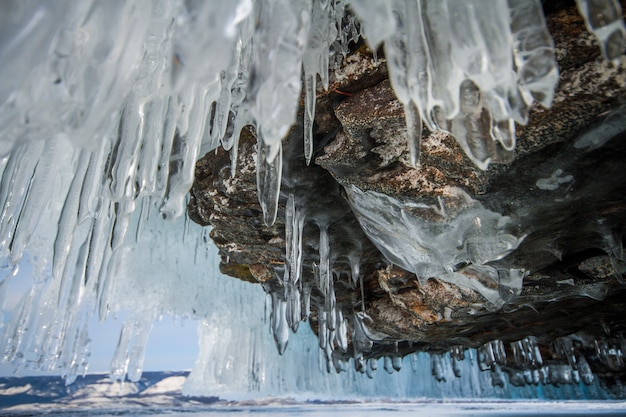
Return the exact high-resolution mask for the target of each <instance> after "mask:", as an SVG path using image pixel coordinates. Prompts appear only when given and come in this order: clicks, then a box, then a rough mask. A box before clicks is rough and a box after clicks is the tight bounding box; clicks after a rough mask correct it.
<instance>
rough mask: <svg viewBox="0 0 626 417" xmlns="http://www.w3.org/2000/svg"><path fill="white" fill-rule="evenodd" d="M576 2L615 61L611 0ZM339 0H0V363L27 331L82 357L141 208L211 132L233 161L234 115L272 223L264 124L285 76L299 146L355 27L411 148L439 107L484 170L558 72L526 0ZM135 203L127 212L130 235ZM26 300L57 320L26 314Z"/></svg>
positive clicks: (160, 201)
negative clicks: (3, 320) (396, 102)
mask: <svg viewBox="0 0 626 417" xmlns="http://www.w3.org/2000/svg"><path fill="white" fill-rule="evenodd" d="M578 4H579V7H580V9H581V11H582V14H583V16H585V18H586V20H587V23H588V26H589V28H590V29H591V30H592V31H593V32H594V33H595V34H596V35H597V36H598V38H599V39H600V43H601V45H602V48H603V51H604V53H605V55H606V56H607V57H608V58H610V59H613V58H615V54H616V53H621V48H622V43H623V38H624V27H623V23H622V21H621V18H620V16H621V11H620V9H619V5H618V3H617V2H616V1H614V0H604V1H594V2H588V1H585V0H579V1H578ZM347 6H348V1H347V0H345V1H344V0H258V1H253V0H239V1H219V0H213V1H204V2H201V1H198V2H183V1H181V0H171V1H168V0H153V1H148V0H133V1H121V0H115V1H106V2H105V1H95V0H91V1H75V0H74V1H73V0H60V1H56V2H47V1H42V0H40V1H37V0H20V1H17V0H16V1H12V2H3V3H2V6H0V59H1V62H2V66H1V67H0V157H1V158H2V159H1V160H0V169H1V171H2V182H1V184H0V207H1V208H0V209H1V213H0V254H1V258H2V262H3V266H4V267H5V268H8V269H9V270H10V269H11V268H12V267H13V266H16V265H18V264H19V263H20V262H21V260H22V258H23V256H24V254H29V255H30V257H31V259H32V261H33V265H34V273H33V276H34V277H35V285H34V286H33V290H32V294H31V296H30V298H28V299H27V300H26V301H25V302H24V303H23V304H22V306H23V307H22V310H20V312H18V313H16V314H14V315H13V316H12V318H11V323H10V324H9V325H6V326H4V329H3V336H2V341H1V343H0V347H1V351H2V355H3V356H2V357H3V360H5V361H19V360H20V358H21V357H23V353H22V352H23V351H24V349H28V348H29V347H28V346H27V345H29V344H31V345H33V344H35V345H36V344H39V345H38V346H35V347H34V348H32V346H31V348H32V349H35V350H37V351H38V352H39V353H40V354H41V357H40V359H39V361H38V362H37V363H36V366H39V367H42V368H46V369H59V368H64V369H66V370H67V372H68V373H76V372H77V369H82V368H81V367H84V362H85V360H86V359H85V358H86V356H87V355H88V354H87V350H86V349H87V348H86V346H87V342H88V337H87V335H86V331H85V328H86V327H85V322H86V320H87V318H88V317H89V315H90V314H91V312H93V311H94V310H95V311H97V312H98V314H99V315H100V317H101V318H104V317H106V316H107V314H108V313H109V311H110V310H111V308H112V307H114V300H112V299H111V289H110V287H111V285H112V283H114V282H115V281H116V280H117V279H118V276H116V273H117V271H119V269H120V264H121V263H122V257H121V253H122V252H123V248H124V247H126V246H127V245H130V244H132V243H133V241H136V235H137V234H138V232H139V231H140V230H141V228H142V227H143V226H142V221H141V219H145V218H147V217H148V215H149V214H150V213H151V212H154V211H155V210H158V211H159V212H160V213H161V214H162V216H164V217H167V218H174V217H177V216H180V215H181V214H183V213H184V202H185V198H186V194H187V192H188V190H189V188H190V186H191V184H192V182H193V176H194V166H195V162H196V160H197V159H198V156H199V155H200V153H201V152H203V151H208V150H211V149H214V148H216V147H218V146H222V147H224V148H225V149H227V150H228V149H230V150H231V152H232V155H233V161H235V160H236V152H237V140H238V136H239V132H240V130H241V129H242V127H243V126H246V125H252V126H254V128H255V129H254V130H255V131H256V134H257V139H258V158H257V164H258V167H257V175H258V194H259V201H260V203H261V206H262V208H263V211H264V213H265V221H266V223H268V224H271V223H272V222H273V221H274V219H275V218H276V213H277V206H278V203H277V202H278V197H279V193H280V184H281V174H282V166H281V163H282V159H281V154H282V149H281V139H282V138H283V137H284V136H285V134H286V133H287V131H288V130H289V128H290V127H291V126H292V124H293V122H294V120H295V117H296V112H297V107H298V102H299V97H300V94H301V90H302V80H303V79H304V91H305V97H306V98H305V135H304V136H305V154H306V157H307V159H310V158H311V155H312V151H311V150H312V142H313V141H312V136H313V135H312V126H313V122H312V121H313V119H314V109H315V95H316V91H317V85H316V84H317V81H316V80H317V76H318V75H319V77H320V79H321V81H322V85H323V86H324V87H326V86H327V85H328V70H329V66H332V65H334V64H335V63H336V62H338V61H339V60H340V59H339V58H340V57H341V56H345V55H346V54H347V52H348V43H349V42H350V41H354V40H356V39H357V38H358V36H360V35H363V36H365V37H367V40H368V42H369V43H370V44H371V45H377V44H378V43H379V42H384V47H385V53H386V56H387V60H388V66H389V68H390V74H391V78H392V82H393V87H394V90H395V91H396V94H397V95H398V98H399V99H400V101H402V103H404V105H405V107H406V114H407V121H408V126H409V129H408V131H409V134H408V136H409V138H410V140H409V144H410V148H411V150H412V155H413V160H414V162H417V155H418V150H419V136H420V132H421V128H420V125H421V123H420V120H424V122H425V124H426V125H427V126H428V127H429V128H432V129H435V128H445V126H443V125H442V126H439V125H438V124H437V123H438V121H441V120H443V119H446V122H445V123H448V124H451V127H450V130H451V131H452V132H453V133H454V134H455V135H456V136H457V140H459V143H461V145H462V146H463V147H464V149H466V151H467V152H468V154H469V155H470V156H471V157H472V159H473V160H474V161H475V162H476V163H477V164H478V165H479V166H481V167H485V166H486V164H487V163H488V162H489V160H490V158H491V156H488V155H486V154H484V153H482V151H481V149H483V148H489V146H487V145H486V143H487V144H488V143H491V142H493V141H494V140H496V141H498V142H499V143H500V144H501V145H502V147H503V148H504V149H505V150H510V149H512V148H513V146H514V133H513V121H517V122H521V123H523V122H525V121H526V113H527V111H528V108H529V106H530V104H531V102H532V100H533V99H534V100H538V101H539V102H540V103H542V104H544V105H549V104H550V101H551V97H552V91H553V89H554V85H555V83H556V80H557V69H556V66H555V64H554V59H553V54H554V52H553V49H552V43H551V40H550V37H549V35H548V33H547V31H546V29H545V22H544V19H543V17H542V13H541V7H540V2H539V0H528V1H521V0H509V1H506V0H499V1H494V2H490V4H489V7H484V4H483V3H482V2H480V1H463V2H457V1H439V0H436V1H435V0H433V1H427V0H420V1H415V0H406V1H399V0H394V1H389V2H379V1H367V0H352V1H351V2H350V7H351V9H352V11H353V12H354V15H350V14H349V13H347ZM355 16H357V17H358V20H359V21H360V25H361V26H360V28H361V29H360V30H361V32H359V23H358V22H357V20H356V18H355ZM598 16H602V18H600V19H598ZM616 51H617V52H616ZM303 74H304V75H303ZM485 112H487V113H486V114H488V117H487V116H484V115H485ZM492 159H493V158H492ZM233 168H234V167H233ZM233 171H234V169H233ZM136 212H139V213H140V214H139V215H138V217H139V219H140V221H138V222H137V224H134V223H133V225H134V227H136V230H134V231H132V232H131V230H130V227H129V225H131V223H132V222H131V219H133V218H134V217H133V214H134V213H136ZM8 276H10V274H7V277H8ZM8 280H9V278H5V279H4V280H3V281H2V284H0V285H3V284H5V283H6V282H8ZM44 284H45V285H44ZM42 288H46V289H47V290H46V291H51V292H52V293H54V294H56V295H57V296H56V301H55V303H53V304H54V305H53V304H49V303H46V304H45V305H44V306H38V301H37V300H38V299H39V298H40V297H41V292H42V291H43V290H42ZM38 297H39V298H38ZM53 298H54V297H53ZM37 307H39V308H40V309H41V311H40V313H42V314H44V315H45V314H48V312H49V314H50V316H56V313H54V312H60V313H61V314H62V318H60V319H55V320H52V321H50V322H49V323H48V324H46V325H41V322H39V321H38V320H43V318H42V316H41V315H38V312H37V311H36V308H37ZM68 311H74V312H81V313H80V314H79V313H76V314H69V313H67V312H68ZM37 324H39V325H40V326H37ZM34 327H40V330H39V331H40V333H41V335H40V336H37V337H35V338H34V339H33V337H32V334H31V335H28V334H27V333H28V332H27V331H26V329H29V330H28V331H30V332H33V331H34V330H33V328H34ZM140 327H141V326H140ZM144 327H145V326H144ZM140 333H142V332H140ZM144 333H145V332H143V333H142V334H143V335H141V334H140V335H139V336H138V341H137V343H138V344H141V343H144V342H145V339H146V337H147V336H146V335H145V334H144ZM29 338H30V339H29ZM128 339H129V340H130V339H132V338H131V337H130V336H129V337H128ZM29 340H30V341H29ZM142 340H144V342H142ZM128 343H131V342H128ZM139 350H140V349H139ZM121 362H124V360H121Z"/></svg>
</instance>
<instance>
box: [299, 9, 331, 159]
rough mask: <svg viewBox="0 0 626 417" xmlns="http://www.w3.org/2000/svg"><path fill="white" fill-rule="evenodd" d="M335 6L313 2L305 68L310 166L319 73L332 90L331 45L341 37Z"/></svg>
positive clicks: (306, 145) (306, 149)
mask: <svg viewBox="0 0 626 417" xmlns="http://www.w3.org/2000/svg"><path fill="white" fill-rule="evenodd" d="M331 12H332V8H331V7H329V5H328V4H323V2H322V1H319V0H315V1H313V10H312V16H311V30H310V31H309V37H308V40H307V45H306V49H305V51H304V56H303V59H302V68H303V70H304V97H305V99H304V157H305V159H306V163H307V165H309V164H310V162H311V157H312V156H313V120H314V119H315V100H316V95H317V75H318V74H319V75H320V78H321V80H322V84H323V86H324V88H325V89H328V55H329V48H330V45H331V44H332V43H333V41H334V40H335V38H336V37H337V29H336V28H335V26H334V25H333V23H334V22H332V20H331V16H330V13H331Z"/></svg>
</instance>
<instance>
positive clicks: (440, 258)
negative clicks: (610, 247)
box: [346, 186, 524, 307]
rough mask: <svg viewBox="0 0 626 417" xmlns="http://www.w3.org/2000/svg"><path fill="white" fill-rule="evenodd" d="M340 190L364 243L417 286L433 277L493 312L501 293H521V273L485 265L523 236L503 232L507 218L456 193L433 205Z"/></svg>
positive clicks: (450, 192)
mask: <svg viewBox="0 0 626 417" xmlns="http://www.w3.org/2000/svg"><path fill="white" fill-rule="evenodd" d="M346 191H347V193H348V200H349V201H350V205H351V206H352V210H353V212H354V213H355V215H356V216H357V218H358V219H359V222H360V224H361V226H362V227H363V230H364V231H365V233H366V234H367V235H368V237H369V238H370V240H372V242H374V244H375V245H376V246H377V247H378V248H379V250H380V251H381V252H382V253H383V255H385V257H386V258H387V259H388V260H389V261H391V262H392V263H393V264H395V265H398V266H400V267H402V268H404V269H406V270H408V271H412V272H414V273H415V274H416V275H417V277H418V278H419V279H420V281H421V282H422V284H425V283H426V280H428V279H429V278H435V277H436V278H439V279H441V280H443V281H447V282H450V283H453V284H456V285H458V286H459V287H462V288H472V289H474V290H476V291H478V292H479V293H480V294H482V295H483V296H484V297H485V299H486V300H488V301H489V302H490V303H492V304H493V306H494V307H500V306H501V305H502V302H503V297H502V296H501V294H506V291H509V290H510V291H512V293H514V294H516V293H519V291H520V290H521V287H522V282H523V276H524V271H520V270H515V271H510V270H509V271H504V270H500V271H498V270H497V269H495V268H494V267H492V266H489V265H486V264H487V263H489V262H490V261H496V260H499V259H501V258H504V257H505V256H507V255H508V254H509V253H511V252H512V251H514V250H515V249H516V248H517V247H518V246H519V244H520V243H521V241H522V240H523V239H524V236H523V235H522V236H519V237H517V236H515V235H514V234H511V233H512V232H508V231H507V230H508V229H514V228H515V226H514V225H513V226H512V223H513V221H512V220H511V219H510V218H508V217H506V216H502V215H500V214H498V213H494V212H492V211H490V210H487V209H485V208H483V207H482V205H481V204H480V203H479V202H477V201H475V200H473V199H472V198H471V197H470V196H469V195H467V194H466V193H465V192H464V191H462V190H461V189H455V188H450V189H448V190H446V191H445V195H444V196H442V197H439V201H438V202H437V203H436V204H434V205H430V204H426V203H419V202H415V201H404V202H403V201H398V200H396V199H394V198H392V197H389V196H386V195H384V194H380V193H376V192H373V191H368V192H363V191H361V190H359V189H358V188H357V187H355V186H351V187H349V188H347V189H346ZM499 289H500V291H499ZM505 289H506V290H505Z"/></svg>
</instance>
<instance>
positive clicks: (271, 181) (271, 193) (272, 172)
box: [256, 143, 283, 226]
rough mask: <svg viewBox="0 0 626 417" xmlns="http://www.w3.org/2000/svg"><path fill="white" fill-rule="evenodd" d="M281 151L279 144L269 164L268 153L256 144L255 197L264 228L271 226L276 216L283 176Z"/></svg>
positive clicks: (261, 145)
mask: <svg viewBox="0 0 626 417" xmlns="http://www.w3.org/2000/svg"><path fill="white" fill-rule="evenodd" d="M282 149H283V148H282V145H281V144H280V143H279V144H278V156H277V157H276V158H274V160H272V161H271V162H270V161H268V153H269V152H270V151H269V150H268V149H267V148H266V147H265V146H264V145H263V144H262V143H257V157H256V180H257V181H256V183H257V195H258V198H259V204H260V205H261V209H262V210H263V221H264V223H265V225H266V226H271V225H273V224H274V222H275V221H276V215H277V214H278V199H279V198H280V185H281V179H282V174H283V150H282Z"/></svg>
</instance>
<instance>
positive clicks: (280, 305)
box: [270, 293, 289, 355]
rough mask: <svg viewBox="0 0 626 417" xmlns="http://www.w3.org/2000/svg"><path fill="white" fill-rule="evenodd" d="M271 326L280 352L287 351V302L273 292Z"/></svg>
mask: <svg viewBox="0 0 626 417" xmlns="http://www.w3.org/2000/svg"><path fill="white" fill-rule="evenodd" d="M270 317H271V320H270V328H271V329H272V334H273V336H274V341H275V342H276V348H277V349H278V353H279V354H281V355H282V354H283V353H285V349H287V343H288V342H289V325H288V324H287V302H286V301H285V300H283V299H282V298H281V296H280V295H278V294H276V293H272V313H271V316H270Z"/></svg>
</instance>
